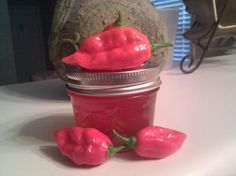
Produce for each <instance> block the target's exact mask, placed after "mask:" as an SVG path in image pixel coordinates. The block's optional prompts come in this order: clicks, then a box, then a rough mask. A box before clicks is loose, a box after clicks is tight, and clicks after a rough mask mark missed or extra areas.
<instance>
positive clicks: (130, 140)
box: [113, 130, 136, 148]
mask: <svg viewBox="0 0 236 176" xmlns="http://www.w3.org/2000/svg"><path fill="white" fill-rule="evenodd" d="M113 136H114V137H115V139H117V140H118V141H121V142H123V143H125V144H126V145H128V146H129V147H131V148H134V147H135V145H136V137H135V136H131V137H124V136H122V135H121V134H119V133H118V132H117V131H116V130H113Z"/></svg>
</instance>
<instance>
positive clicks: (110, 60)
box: [62, 26, 151, 71]
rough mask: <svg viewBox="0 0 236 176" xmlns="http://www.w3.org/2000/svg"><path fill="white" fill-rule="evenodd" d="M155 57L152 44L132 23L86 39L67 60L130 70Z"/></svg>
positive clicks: (85, 65) (94, 67)
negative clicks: (152, 56) (152, 55)
mask: <svg viewBox="0 0 236 176" xmlns="http://www.w3.org/2000/svg"><path fill="white" fill-rule="evenodd" d="M150 57H151V45H150V43H149V40H148V38H147V37H146V35H144V34H143V33H141V32H139V31H138V30H137V29H134V28H132V27H126V26H121V27H119V26H118V27H113V28H111V29H109V30H106V31H103V32H101V33H98V34H95V35H93V36H91V37H89V38H87V39H85V40H84V41H83V42H82V44H81V45H80V48H79V50H77V51H76V52H75V53H73V54H71V55H69V56H66V57H64V58H63V59H62V61H63V62H64V63H66V64H70V65H74V66H80V67H83V68H86V69H88V70H105V71H109V70H110V71H111V70H113V71H115V70H126V69H131V68H136V67H139V66H140V65H141V64H142V63H143V62H145V61H147V60H149V59H150Z"/></svg>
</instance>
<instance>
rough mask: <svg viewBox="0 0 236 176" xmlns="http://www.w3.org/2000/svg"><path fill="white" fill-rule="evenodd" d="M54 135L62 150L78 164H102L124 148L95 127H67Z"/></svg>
mask: <svg viewBox="0 0 236 176" xmlns="http://www.w3.org/2000/svg"><path fill="white" fill-rule="evenodd" d="M54 137H55V140H56V142H57V145H58V147H59V149H60V151H61V152H62V153H63V154H64V155H65V156H67V157H68V158H70V159H71V160H72V161H73V162H74V163H75V164H77V165H100V164H102V163H103V162H104V161H105V160H106V158H107V156H109V155H111V154H114V153H117V152H119V151H121V150H122V149H123V148H124V147H123V146H121V147H116V148H115V147H113V146H112V142H111V141H110V139H109V138H108V137H107V136H106V135H105V134H103V133H101V132H100V131H98V130H96V129H94V128H80V127H74V128H65V129H62V130H59V131H56V132H55V133H54Z"/></svg>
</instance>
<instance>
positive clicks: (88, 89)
mask: <svg viewBox="0 0 236 176" xmlns="http://www.w3.org/2000/svg"><path fill="white" fill-rule="evenodd" d="M160 71H161V69H160V66H159V65H155V64H147V65H144V66H142V67H141V68H139V69H135V70H129V71H116V72H114V71H113V72H91V71H90V72H89V71H80V72H67V73H66V76H67V78H68V80H67V90H68V91H72V92H75V93H79V94H83V95H90V96H101V95H102V96H110V95H127V94H133V93H141V92H146V91H150V90H154V89H158V88H159V86H160V84H161V81H160V78H159V74H160Z"/></svg>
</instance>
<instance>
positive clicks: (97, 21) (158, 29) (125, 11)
mask: <svg viewBox="0 0 236 176" xmlns="http://www.w3.org/2000/svg"><path fill="white" fill-rule="evenodd" d="M116 9H118V10H119V11H121V13H122V16H123V18H124V23H125V25H127V26H132V27H135V28H137V29H139V30H140V31H141V32H143V33H144V34H146V35H147V36H148V38H149V40H150V42H168V39H167V33H166V28H165V26H164V25H163V23H162V20H161V18H160V15H159V13H158V12H157V10H156V9H155V8H154V7H153V6H152V5H151V4H150V2H149V1H148V0H58V2H57V5H56V8H55V12H54V17H53V24H52V32H51V36H50V40H49V50H50V58H51V60H52V62H53V63H54V65H55V67H56V69H57V71H58V73H59V75H60V77H61V78H62V79H65V70H66V69H68V68H67V66H65V65H64V64H63V63H62V62H61V60H60V59H61V58H62V57H63V56H66V55H68V54H70V53H72V52H73V51H74V50H75V49H76V47H79V45H80V43H81V42H82V41H83V40H84V39H85V38H87V37H89V36H91V35H93V34H95V33H98V32H101V31H102V30H103V29H104V27H105V26H106V25H108V24H110V23H112V22H114V21H115V20H116V19H117V18H118V13H117V10H116ZM167 53H168V49H167V48H163V49H159V50H156V51H155V52H154V56H153V57H152V59H151V61H152V62H157V63H159V64H160V65H161V66H162V67H163V65H164V57H165V56H166V54H167Z"/></svg>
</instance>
